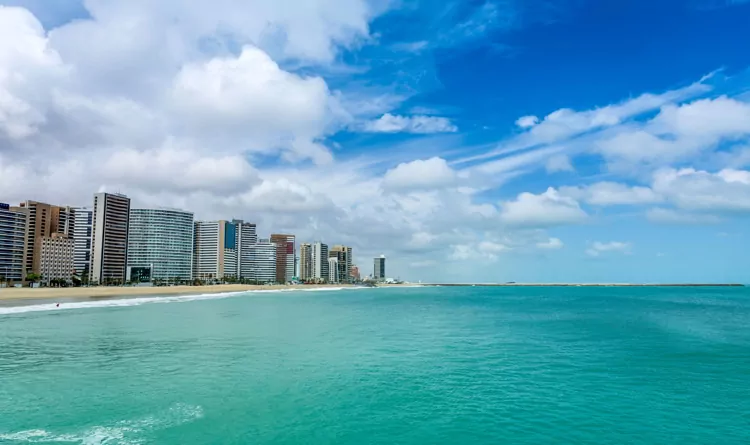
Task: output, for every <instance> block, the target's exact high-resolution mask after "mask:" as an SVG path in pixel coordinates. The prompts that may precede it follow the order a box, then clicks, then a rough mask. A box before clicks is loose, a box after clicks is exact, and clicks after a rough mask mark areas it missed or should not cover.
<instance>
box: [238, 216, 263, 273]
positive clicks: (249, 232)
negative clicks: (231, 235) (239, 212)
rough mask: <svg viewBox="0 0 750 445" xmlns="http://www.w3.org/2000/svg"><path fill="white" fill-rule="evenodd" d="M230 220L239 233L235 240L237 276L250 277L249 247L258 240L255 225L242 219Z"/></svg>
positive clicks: (250, 259)
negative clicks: (237, 256)
mask: <svg viewBox="0 0 750 445" xmlns="http://www.w3.org/2000/svg"><path fill="white" fill-rule="evenodd" d="M232 222H233V223H234V224H236V225H237V227H238V230H237V233H238V235H239V239H238V240H237V248H238V255H239V261H238V268H239V270H238V271H237V276H239V277H241V278H247V279H251V278H250V277H251V276H252V258H251V256H250V249H251V247H252V246H253V245H254V244H256V243H257V242H258V234H257V232H256V227H255V224H252V223H246V222H244V221H242V220H233V221H232Z"/></svg>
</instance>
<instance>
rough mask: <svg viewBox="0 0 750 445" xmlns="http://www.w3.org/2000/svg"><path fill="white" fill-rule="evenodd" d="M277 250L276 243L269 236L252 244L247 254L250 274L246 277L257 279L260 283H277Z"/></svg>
mask: <svg viewBox="0 0 750 445" xmlns="http://www.w3.org/2000/svg"><path fill="white" fill-rule="evenodd" d="M277 251H278V247H277V246H276V244H274V243H272V242H271V240H269V239H268V238H265V239H259V240H258V242H256V243H255V244H252V245H251V246H250V247H249V251H248V255H247V258H248V261H249V271H250V274H249V276H246V277H244V278H248V279H251V280H256V281H258V282H259V283H275V282H276V253H277Z"/></svg>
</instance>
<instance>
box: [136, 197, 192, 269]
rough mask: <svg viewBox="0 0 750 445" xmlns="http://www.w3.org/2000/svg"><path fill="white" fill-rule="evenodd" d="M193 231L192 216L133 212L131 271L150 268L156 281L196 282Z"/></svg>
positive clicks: (157, 211) (163, 211) (164, 211)
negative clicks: (194, 280) (194, 277)
mask: <svg viewBox="0 0 750 445" xmlns="http://www.w3.org/2000/svg"><path fill="white" fill-rule="evenodd" d="M193 228H194V225H193V214H192V213H190V212H184V211H181V210H170V209H132V210H131V211H130V228H129V232H128V267H129V268H130V270H131V271H132V270H134V269H135V270H141V269H139V268H148V267H150V268H151V278H152V279H154V280H173V279H178V280H183V281H189V280H192V277H193V274H192V269H193ZM131 280H132V277H131Z"/></svg>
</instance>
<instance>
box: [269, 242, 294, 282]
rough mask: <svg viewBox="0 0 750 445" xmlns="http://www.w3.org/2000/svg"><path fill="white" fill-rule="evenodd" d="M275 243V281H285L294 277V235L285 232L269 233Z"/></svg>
mask: <svg viewBox="0 0 750 445" xmlns="http://www.w3.org/2000/svg"><path fill="white" fill-rule="evenodd" d="M271 242H272V243H274V244H276V282H278V283H287V282H289V281H292V278H293V277H294V266H295V264H294V255H295V252H296V249H295V245H294V244H295V237H294V235H287V234H273V235H271Z"/></svg>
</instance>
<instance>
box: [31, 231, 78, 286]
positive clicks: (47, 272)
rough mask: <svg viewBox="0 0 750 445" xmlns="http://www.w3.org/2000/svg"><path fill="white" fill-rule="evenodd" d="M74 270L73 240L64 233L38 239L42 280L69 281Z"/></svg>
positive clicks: (48, 281)
mask: <svg viewBox="0 0 750 445" xmlns="http://www.w3.org/2000/svg"><path fill="white" fill-rule="evenodd" d="M74 272H75V240H74V239H73V238H72V237H70V236H68V235H66V234H64V233H53V234H52V236H44V237H42V238H41V239H40V250H39V273H40V274H41V276H42V278H41V280H42V282H44V283H47V284H49V283H50V282H51V281H52V280H65V281H70V279H71V277H72V276H73V274H74Z"/></svg>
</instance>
